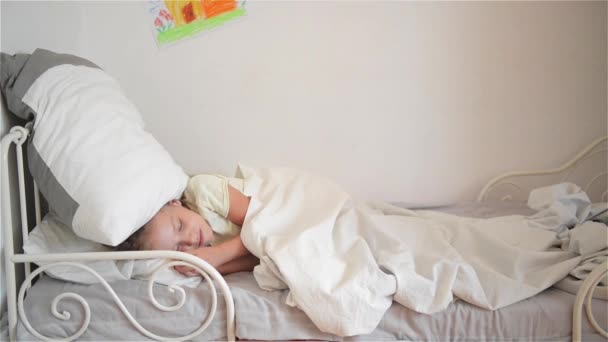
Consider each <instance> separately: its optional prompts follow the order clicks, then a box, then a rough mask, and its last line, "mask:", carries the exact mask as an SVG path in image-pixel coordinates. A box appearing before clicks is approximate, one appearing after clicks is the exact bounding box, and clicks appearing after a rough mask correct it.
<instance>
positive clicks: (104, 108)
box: [0, 49, 188, 246]
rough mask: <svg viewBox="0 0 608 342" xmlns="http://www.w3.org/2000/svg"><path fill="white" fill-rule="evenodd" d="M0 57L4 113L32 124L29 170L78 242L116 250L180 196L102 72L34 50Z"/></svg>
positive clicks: (174, 171)
mask: <svg viewBox="0 0 608 342" xmlns="http://www.w3.org/2000/svg"><path fill="white" fill-rule="evenodd" d="M0 56H1V57H2V70H1V71H2V72H1V73H0V76H1V77H0V81H1V82H0V86H1V87H2V91H3V93H4V95H5V96H6V99H7V105H8V108H9V110H10V111H11V112H13V113H14V114H15V115H17V116H19V117H21V118H22V119H25V120H32V119H33V120H34V124H33V130H32V136H31V139H29V141H28V146H27V148H28V161H29V163H28V164H29V165H28V167H29V169H30V172H31V174H32V176H33V177H34V180H35V181H36V183H37V184H38V187H39V189H40V191H41V192H42V194H43V195H44V197H45V198H46V199H47V201H48V203H49V206H50V208H51V210H52V211H53V212H55V213H56V214H57V217H58V219H59V220H60V221H61V222H63V223H64V224H65V225H67V226H68V227H71V228H72V229H73V230H74V232H75V233H76V234H77V235H78V236H80V237H83V238H86V239H89V240H93V241H95V242H99V243H103V244H106V245H111V246H116V245H118V244H120V243H121V242H122V241H124V240H125V239H126V238H127V237H129V235H131V234H132V233H133V232H134V231H135V230H137V229H138V228H140V227H141V226H143V225H144V224H145V223H146V222H147V221H148V220H150V219H151V218H152V216H154V214H155V213H156V212H157V211H158V210H159V209H160V208H161V207H162V206H163V205H164V204H165V203H167V202H168V201H170V200H171V199H174V198H179V197H180V196H181V193H182V192H183V190H184V189H185V187H186V183H187V181H188V176H187V175H186V174H185V173H184V171H183V170H182V168H181V167H180V166H179V165H177V164H176V163H175V162H174V161H173V159H172V158H171V156H170V155H169V154H168V153H167V151H166V150H165V149H164V148H163V147H162V146H161V145H160V144H159V143H158V142H157V141H156V139H154V137H152V135H150V134H149V133H148V132H146V131H145V130H144V123H143V120H142V118H141V115H140V114H139V112H138V111H137V109H136V108H135V106H134V105H133V104H132V103H131V102H130V101H129V100H128V99H127V98H126V96H125V95H124V93H123V92H122V89H121V88H120V86H119V85H118V83H117V82H116V81H115V80H114V79H113V78H112V77H111V76H110V75H108V74H107V73H106V72H105V71H103V70H102V69H100V68H99V67H98V66H96V65H95V64H93V63H91V62H90V61H87V60H86V59H83V58H80V57H77V56H72V55H65V54H57V53H54V52H51V51H47V50H42V49H37V50H36V51H34V53H32V54H31V55H16V56H9V55H6V54H0Z"/></svg>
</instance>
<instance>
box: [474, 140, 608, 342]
mask: <svg viewBox="0 0 608 342" xmlns="http://www.w3.org/2000/svg"><path fill="white" fill-rule="evenodd" d="M607 143H608V136H604V137H600V138H597V139H596V140H595V141H593V142H592V143H591V144H589V145H588V146H587V147H585V148H584V149H583V150H582V151H581V152H580V153H578V154H577V155H576V156H575V157H574V158H572V159H570V160H569V161H568V162H566V163H564V164H562V165H561V166H559V167H557V168H554V169H548V170H539V171H515V172H508V173H505V174H502V175H499V176H497V177H495V178H493V179H492V180H490V181H489V182H487V183H486V185H485V186H484V187H483V188H482V190H481V191H480V192H479V195H478V196H477V201H478V202H484V201H487V200H489V199H499V200H501V201H519V202H525V201H526V199H527V198H528V194H529V192H530V191H531V190H532V189H533V188H535V187H539V186H543V185H550V184H554V183H560V182H573V183H575V184H577V185H578V186H580V187H581V188H582V189H583V190H584V191H585V192H586V193H587V194H588V195H589V197H590V198H591V199H592V200H595V201H602V202H606V201H607V200H608V191H607V190H606V188H607V186H608V185H607V184H606V178H607V177H608V172H607V171H606V168H607V167H608V166H607V165H608V161H607V155H608V152H607V151H608V147H607ZM598 166H599V167H598ZM598 170H599V172H598ZM577 172H580V173H581V174H576V173H577ZM551 176H556V177H555V178H552V177H551ZM575 176H578V177H576V178H575ZM529 177H536V178H539V177H544V178H543V181H544V182H539V180H538V179H534V182H532V183H530V184H525V182H524V184H522V183H519V182H521V181H522V179H526V178H529ZM543 183H544V184H543ZM607 273H608V261H607V262H604V263H603V264H602V265H600V266H598V267H596V268H595V269H594V270H593V272H591V274H589V275H588V276H587V278H586V279H585V281H583V282H582V284H581V285H580V288H579V290H578V292H577V295H576V300H575V303H574V306H573V308H572V340H573V341H575V342H580V341H581V321H582V311H583V304H584V305H585V312H586V314H587V318H588V320H589V323H590V324H591V326H592V327H593V328H594V329H595V331H597V332H598V333H599V334H600V335H602V336H603V337H606V338H608V332H607V331H606V330H604V329H603V328H601V327H600V326H599V324H598V323H597V321H596V320H595V318H594V316H593V311H592V310H591V298H592V297H593V295H592V294H593V292H594V291H595V289H596V288H597V286H598V284H599V283H600V281H601V280H602V279H603V277H605V275H606V274H607Z"/></svg>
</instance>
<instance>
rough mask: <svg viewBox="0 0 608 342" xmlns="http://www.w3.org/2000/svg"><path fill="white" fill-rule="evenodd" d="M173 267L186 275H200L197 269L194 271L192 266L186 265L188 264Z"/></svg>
mask: <svg viewBox="0 0 608 342" xmlns="http://www.w3.org/2000/svg"><path fill="white" fill-rule="evenodd" d="M173 268H174V269H175V270H176V271H177V272H179V273H181V274H183V275H185V276H186V277H200V276H201V274H200V273H198V271H196V270H195V269H194V268H192V267H188V266H173Z"/></svg>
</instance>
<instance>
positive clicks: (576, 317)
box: [572, 261, 608, 342]
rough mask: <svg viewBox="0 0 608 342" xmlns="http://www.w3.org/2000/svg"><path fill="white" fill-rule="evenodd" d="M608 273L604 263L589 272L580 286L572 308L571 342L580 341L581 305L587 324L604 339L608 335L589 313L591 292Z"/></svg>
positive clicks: (591, 313) (590, 312) (607, 266)
mask: <svg viewBox="0 0 608 342" xmlns="http://www.w3.org/2000/svg"><path fill="white" fill-rule="evenodd" d="M607 273H608V261H605V262H604V263H603V264H601V265H600V266H598V267H596V268H595V269H594V270H593V272H591V273H590V274H589V275H588V276H587V278H586V279H585V281H583V283H582V284H581V287H580V289H579V290H578V292H577V293H576V299H575V301H574V306H573V308H572V341H573V342H580V341H581V328H582V327H581V322H582V318H581V317H582V315H583V303H584V304H585V305H586V308H585V309H586V312H587V318H588V319H589V322H590V323H591V325H592V326H593V328H594V329H595V331H597V332H598V333H599V334H600V335H602V336H604V337H608V333H607V332H606V331H605V330H604V329H602V328H601V327H600V326H599V324H597V321H596V320H595V318H594V317H593V312H592V311H591V298H592V297H593V291H594V290H595V288H596V286H597V285H598V284H599V283H600V281H601V280H602V278H603V277H604V276H605V275H606V274H607Z"/></svg>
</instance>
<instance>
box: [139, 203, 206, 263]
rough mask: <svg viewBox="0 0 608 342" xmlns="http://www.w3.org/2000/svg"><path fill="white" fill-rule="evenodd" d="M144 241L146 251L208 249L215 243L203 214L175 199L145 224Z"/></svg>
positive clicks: (143, 245)
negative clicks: (207, 247) (206, 247)
mask: <svg viewBox="0 0 608 342" xmlns="http://www.w3.org/2000/svg"><path fill="white" fill-rule="evenodd" d="M141 238H142V240H143V241H142V247H143V249H145V250H172V251H180V252H184V251H187V250H190V249H195V248H199V247H204V246H208V245H209V244H210V243H211V242H212V241H213V231H212V230H211V227H210V226H209V223H207V221H205V219H203V217H202V216H201V215H199V214H198V213H196V212H194V211H192V210H190V209H188V208H186V207H184V206H182V203H181V202H180V201H178V200H173V201H171V202H169V203H167V204H166V205H165V206H164V207H162V208H161V210H160V211H159V212H158V213H156V215H154V217H153V218H152V219H151V220H150V221H149V222H148V223H147V224H146V226H145V231H144V232H143V235H142V237H141Z"/></svg>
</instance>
